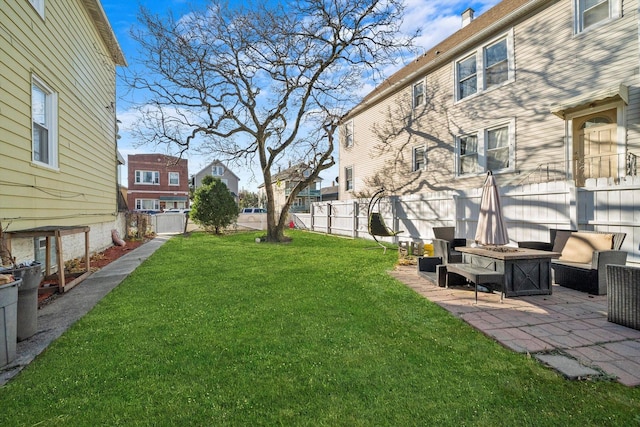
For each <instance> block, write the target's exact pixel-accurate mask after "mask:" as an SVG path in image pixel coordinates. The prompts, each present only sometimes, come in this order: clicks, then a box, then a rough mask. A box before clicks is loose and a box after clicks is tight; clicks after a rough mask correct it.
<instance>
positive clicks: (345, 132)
mask: <svg viewBox="0 0 640 427" xmlns="http://www.w3.org/2000/svg"><path fill="white" fill-rule="evenodd" d="M412 102H413V101H412ZM354 128H355V126H354V123H353V120H349V121H347V122H346V123H345V124H343V125H342V132H341V133H340V136H341V137H342V138H343V141H341V142H342V146H343V147H344V148H352V147H353V146H354V145H355V142H356V141H355V129H354ZM349 134H350V135H351V139H350V140H349V138H348V136H349Z"/></svg>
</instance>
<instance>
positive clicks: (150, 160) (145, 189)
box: [127, 154, 189, 211]
mask: <svg viewBox="0 0 640 427" xmlns="http://www.w3.org/2000/svg"><path fill="white" fill-rule="evenodd" d="M127 171H128V174H129V176H128V182H129V185H128V189H127V204H128V205H129V209H130V210H135V211H141V210H145V211H164V210H168V209H187V208H188V207H189V163H188V161H187V159H181V158H178V157H173V156H167V155H164V154H129V156H128V158H127Z"/></svg>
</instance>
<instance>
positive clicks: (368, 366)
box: [0, 231, 640, 426]
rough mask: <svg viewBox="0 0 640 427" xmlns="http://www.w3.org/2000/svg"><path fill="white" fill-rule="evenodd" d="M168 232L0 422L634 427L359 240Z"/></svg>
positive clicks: (28, 379)
mask: <svg viewBox="0 0 640 427" xmlns="http://www.w3.org/2000/svg"><path fill="white" fill-rule="evenodd" d="M290 234H291V235H292V237H293V241H292V242H291V243H289V244H267V243H260V244H256V243H254V239H255V237H257V236H258V234H252V233H248V234H238V235H232V236H224V237H216V236H209V235H204V234H193V235H191V236H189V237H176V238H173V239H171V240H170V241H169V242H168V243H166V244H165V245H164V246H163V247H161V248H160V249H159V250H158V251H157V252H156V253H155V254H154V255H153V256H152V257H151V258H150V259H148V260H147V261H146V262H145V263H144V264H143V265H142V266H141V267H140V268H138V269H137V270H136V271H135V272H134V273H133V274H132V275H131V276H130V277H129V278H127V279H126V280H125V282H123V283H122V284H121V285H120V286H119V287H118V288H116V289H115V290H114V291H113V292H112V293H111V294H109V295H108V296H107V297H106V298H104V299H103V300H102V301H101V302H100V303H99V305H98V306H97V307H96V308H95V309H94V310H93V311H91V312H90V313H89V314H88V315H87V316H85V317H84V318H83V319H82V320H81V321H79V322H78V323H77V324H75V325H74V326H73V327H72V328H71V329H70V330H69V331H68V332H67V333H65V334H64V335H63V336H62V337H61V338H60V339H59V340H57V341H56V342H55V343H53V345H51V346H50V347H49V349H48V350H47V351H46V352H45V353H43V354H42V355H41V356H40V357H38V358H37V359H36V361H35V362H34V363H32V365H31V366H29V367H28V368H27V369H25V370H24V371H23V372H22V373H21V374H20V375H19V376H18V377H17V378H15V379H14V380H13V381H11V382H10V383H9V384H7V385H6V386H5V387H3V388H2V389H0V408H2V409H1V411H0V425H11V426H17V425H73V426H76V425H92V426H93V425H203V426H205V425H206V426H213V425H242V426H245V425H251V426H254V425H269V426H271V425H313V426H323V425H327V426H329V425H330V426H335V425H347V426H359V425H362V426H372V425H376V426H383V425H389V426H408V425H455V426H459V425H487V426H496V425H505V426H507V425H508V426H513V425H536V426H539V425H540V426H542V425H549V426H557V425H575V426H584V425H638V423H639V422H640V409H639V406H640V390H638V389H630V388H625V387H623V386H621V385H619V384H617V383H613V382H570V381H567V380H565V379H563V378H562V377H560V376H559V375H557V374H556V373H555V372H553V371H551V370H549V369H546V368H544V367H542V366H541V365H540V364H539V363H537V362H536V361H535V360H532V359H529V358H527V357H525V356H523V355H520V354H516V353H513V352H511V351H509V350H506V349H504V348H502V347H501V346H500V345H498V344H497V343H495V342H494V341H492V340H491V339H489V338H487V337H485V336H484V335H482V334H481V333H479V332H477V331H475V330H474V329H472V328H471V327H469V326H468V325H466V324H465V323H463V322H462V321H460V320H459V319H456V318H454V317H452V316H451V315H450V314H448V313H447V312H446V311H444V310H442V309H441V308H440V307H438V306H436V305H435V304H432V303H430V302H429V301H427V300H425V299H424V298H422V297H421V296H419V295H417V294H416V293H414V292H413V291H412V290H410V289H408V288H406V287H405V286H404V285H402V284H401V283H398V282H397V281H395V280H394V279H392V278H391V277H390V276H389V275H388V274H386V271H387V270H389V269H392V268H393V265H394V262H395V261H396V259H397V258H396V257H395V255H394V254H393V252H391V251H388V252H387V254H386V255H383V253H382V251H381V250H371V251H369V250H364V248H365V247H371V242H366V241H361V240H355V241H354V240H347V239H340V238H334V237H326V236H321V235H316V234H311V233H303V232H296V231H292V232H291V233H290Z"/></svg>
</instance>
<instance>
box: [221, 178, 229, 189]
mask: <svg viewBox="0 0 640 427" xmlns="http://www.w3.org/2000/svg"><path fill="white" fill-rule="evenodd" d="M220 182H221V183H223V184H224V185H226V186H227V187H229V180H228V179H227V178H220Z"/></svg>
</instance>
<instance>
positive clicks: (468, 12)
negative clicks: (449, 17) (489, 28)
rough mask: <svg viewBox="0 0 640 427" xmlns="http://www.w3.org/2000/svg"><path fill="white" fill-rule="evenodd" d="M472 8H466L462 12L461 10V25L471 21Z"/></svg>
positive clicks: (464, 25)
mask: <svg viewBox="0 0 640 427" xmlns="http://www.w3.org/2000/svg"><path fill="white" fill-rule="evenodd" d="M473 13H474V12H473V9H471V8H468V9H467V10H465V11H464V12H462V27H463V28H464V27H466V26H467V25H469V24H470V23H471V21H473Z"/></svg>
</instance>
